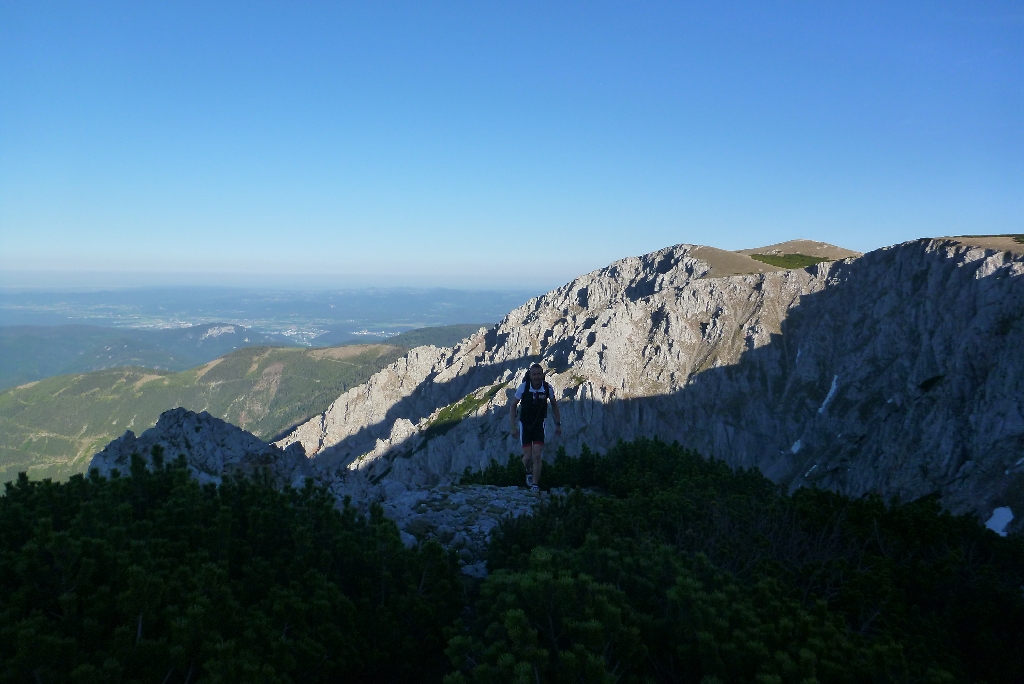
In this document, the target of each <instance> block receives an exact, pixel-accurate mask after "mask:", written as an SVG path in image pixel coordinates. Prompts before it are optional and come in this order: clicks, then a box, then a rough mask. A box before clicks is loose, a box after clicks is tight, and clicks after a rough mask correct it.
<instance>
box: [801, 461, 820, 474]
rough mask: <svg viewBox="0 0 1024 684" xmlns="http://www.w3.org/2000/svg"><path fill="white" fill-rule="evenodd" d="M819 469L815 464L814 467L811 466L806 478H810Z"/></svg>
mask: <svg viewBox="0 0 1024 684" xmlns="http://www.w3.org/2000/svg"><path fill="white" fill-rule="evenodd" d="M817 469H818V464H817V463H815V464H814V465H812V466H811V469H810V470H808V471H807V472H806V473H804V477H810V475H811V473H813V472H814V471H815V470H817Z"/></svg>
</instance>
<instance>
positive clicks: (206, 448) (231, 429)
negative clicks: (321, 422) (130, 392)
mask: <svg viewBox="0 0 1024 684" xmlns="http://www.w3.org/2000/svg"><path fill="white" fill-rule="evenodd" d="M154 446H159V447H160V449H161V450H162V452H160V453H161V454H162V458H163V459H164V461H165V462H168V463H169V462H171V461H173V460H174V459H176V458H177V457H178V456H179V455H182V454H183V455H185V457H186V461H187V463H188V468H189V470H190V471H191V473H192V475H193V476H194V477H196V478H197V479H198V480H199V481H200V482H201V483H204V484H205V483H207V482H215V483H218V484H219V483H220V482H221V480H222V479H223V477H224V476H225V475H230V474H235V473H237V474H243V475H252V474H253V473H254V472H255V471H257V470H263V471H265V472H267V473H268V474H270V475H271V476H272V477H273V478H274V480H275V481H276V482H277V483H278V484H291V485H294V486H297V487H298V486H302V484H303V482H304V480H305V478H306V477H310V476H312V475H313V470H312V468H311V467H310V464H309V461H308V460H307V459H306V455H305V454H304V453H303V451H302V449H301V448H299V447H298V446H294V447H291V448H286V449H281V448H280V447H277V446H275V445H273V444H268V443H266V442H264V441H262V440H261V439H260V438H259V437H256V436H255V435H253V434H251V433H249V432H246V431H245V430H243V429H241V428H239V427H235V426H234V425H232V424H231V423H227V422H225V421H223V420H221V419H220V418H214V417H213V416H211V415H210V414H209V413H207V412H206V411H203V412H202V413H195V412H193V411H189V410H187V409H183V408H176V409H171V410H170V411H164V412H163V413H162V414H161V415H160V419H159V420H158V421H157V424H156V425H155V426H153V427H151V428H150V429H148V430H146V431H145V432H143V433H142V434H141V435H139V436H138V437H136V436H135V433H133V432H132V431H131V430H128V431H126V432H125V433H124V434H123V435H122V436H120V437H118V438H117V439H115V440H114V441H112V442H111V443H110V444H108V445H107V446H106V447H104V449H103V451H101V452H99V453H98V454H96V455H95V456H93V458H92V462H91V463H90V464H89V469H90V470H92V469H94V468H95V469H97V470H99V472H100V474H101V475H104V476H107V477H109V476H110V474H111V472H112V471H114V470H117V471H119V472H120V473H122V474H125V475H127V474H128V473H129V470H130V467H131V456H132V454H138V455H139V456H141V457H142V458H143V460H144V461H145V463H146V465H147V466H148V467H152V464H153V447H154ZM158 451H159V450H158Z"/></svg>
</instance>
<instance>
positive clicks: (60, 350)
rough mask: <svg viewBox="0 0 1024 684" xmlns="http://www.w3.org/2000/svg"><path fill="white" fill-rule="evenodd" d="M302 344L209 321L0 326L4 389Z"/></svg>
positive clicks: (0, 384) (177, 367)
mask: <svg viewBox="0 0 1024 684" xmlns="http://www.w3.org/2000/svg"><path fill="white" fill-rule="evenodd" d="M261 345H262V346H277V347H281V346H298V343H297V342H295V341H293V340H291V339H290V338H288V337H285V336H284V335H273V334H271V335H268V334H265V333H261V332H258V331H256V330H251V329H249V328H244V327H242V326H240V325H230V324H224V323H211V324H205V325H195V326H188V327H184V328H166V329H159V330H150V329H137V328H111V327H105V326H97V325H55V326H43V325H11V326H0V389H6V388H8V387H14V386H16V385H23V384H25V383H27V382H34V381H36V380H42V379H43V378H48V377H51V376H54V375H63V374H67V373H87V372H89V371H94V370H103V369H106V368H117V367H118V366H139V367H142V368H152V369H155V370H164V371H182V370H185V369H187V368H192V367H193V366H198V365H199V364H202V363H206V362H207V361H212V360H213V359H215V358H217V357H218V356H223V355H224V354H227V353H229V352H231V351H233V350H235V349H238V348H240V347H247V346H261Z"/></svg>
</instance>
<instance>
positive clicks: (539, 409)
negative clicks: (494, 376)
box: [508, 363, 562, 491]
mask: <svg viewBox="0 0 1024 684" xmlns="http://www.w3.org/2000/svg"><path fill="white" fill-rule="evenodd" d="M548 401H550V402H551V410H552V412H553V413H554V414H555V436H556V437H558V436H560V435H561V434H562V417H561V415H560V414H559V412H558V402H556V401H555V391H554V390H553V389H552V388H551V385H549V384H548V383H547V382H545V381H544V369H543V368H541V367H540V364H539V363H535V364H533V365H532V366H530V370H529V371H527V372H526V377H525V378H523V383H522V384H521V385H519V388H518V389H517V390H516V395H515V398H514V399H513V400H512V401H511V402H510V403H509V413H508V415H509V420H510V421H511V422H512V436H513V437H516V436H518V437H520V443H521V444H522V445H523V466H524V467H525V468H526V486H527V487H529V488H530V490H531V491H538V490H539V489H540V469H541V452H543V451H544V419H545V418H547V415H548ZM517 404H522V408H521V409H520V411H519V421H518V423H517V422H516V405H517ZM516 433H518V435H517V434H516Z"/></svg>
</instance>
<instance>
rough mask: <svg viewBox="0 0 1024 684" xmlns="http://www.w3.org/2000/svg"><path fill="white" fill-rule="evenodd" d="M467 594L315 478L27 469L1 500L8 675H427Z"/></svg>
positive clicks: (311, 678) (437, 562) (21, 678)
mask: <svg viewBox="0 0 1024 684" xmlns="http://www.w3.org/2000/svg"><path fill="white" fill-rule="evenodd" d="M461 607H462V591H461V586H460V585H459V583H458V581H457V580H456V575H455V573H454V568H453V566H452V563H451V561H450V559H449V558H448V557H447V556H446V555H445V554H444V553H443V551H442V550H441V548H440V547H439V546H437V545H432V546H426V547H424V549H423V550H422V551H417V552H414V551H408V550H406V549H405V547H404V546H403V545H402V544H401V541H400V540H399V538H398V532H397V530H396V528H395V527H394V525H393V524H392V523H390V522H389V521H387V520H385V519H383V517H382V514H381V512H380V510H379V509H375V510H374V511H373V513H372V514H371V515H370V516H369V517H368V518H366V517H359V516H357V515H356V513H355V512H354V510H353V509H351V508H347V507H346V508H345V509H344V510H342V511H339V510H337V509H336V508H335V500H334V497H333V496H332V495H330V494H329V493H328V492H326V491H325V490H323V489H319V488H315V487H312V486H309V485H307V486H306V487H305V488H303V489H301V490H291V489H289V490H286V491H284V492H279V491H275V490H273V489H271V488H269V487H266V486H263V485H260V484H258V483H254V482H248V481H234V482H225V483H224V484H223V485H222V486H221V487H214V486H212V485H209V486H206V487H200V486H199V485H198V484H197V483H196V482H195V481H194V480H192V479H190V478H189V477H188V472H187V470H186V469H185V468H184V467H183V461H179V463H178V464H176V465H175V466H174V467H171V468H167V469H165V470H161V471H159V472H155V473H151V472H148V471H147V470H146V469H145V468H144V467H142V465H141V460H140V459H138V458H136V459H135V462H134V463H133V467H132V476H131V477H130V478H127V477H122V478H114V479H111V480H107V479H103V478H100V477H97V476H92V477H89V478H85V477H82V476H81V475H77V476H74V477H72V478H71V480H70V481H69V482H67V483H64V484H55V483H52V482H49V481H43V482H30V481H29V480H27V479H26V478H25V477H24V476H22V477H21V478H20V479H19V480H18V482H17V483H16V484H8V485H7V489H6V496H4V497H3V498H0V682H32V681H34V682H41V683H46V682H109V681H122V682H161V681H193V682H195V681H208V682H256V681H261V682H315V681H324V682H334V681H340V680H346V681H363V680H371V679H372V680H374V681H423V679H424V677H425V678H427V679H431V678H432V679H434V680H438V679H440V676H441V674H442V672H443V671H444V669H445V660H444V656H443V648H444V637H443V632H442V630H443V628H444V626H445V625H447V624H449V623H451V621H452V620H453V619H454V617H455V616H456V615H457V613H458V611H459V610H460V609H461Z"/></svg>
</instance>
